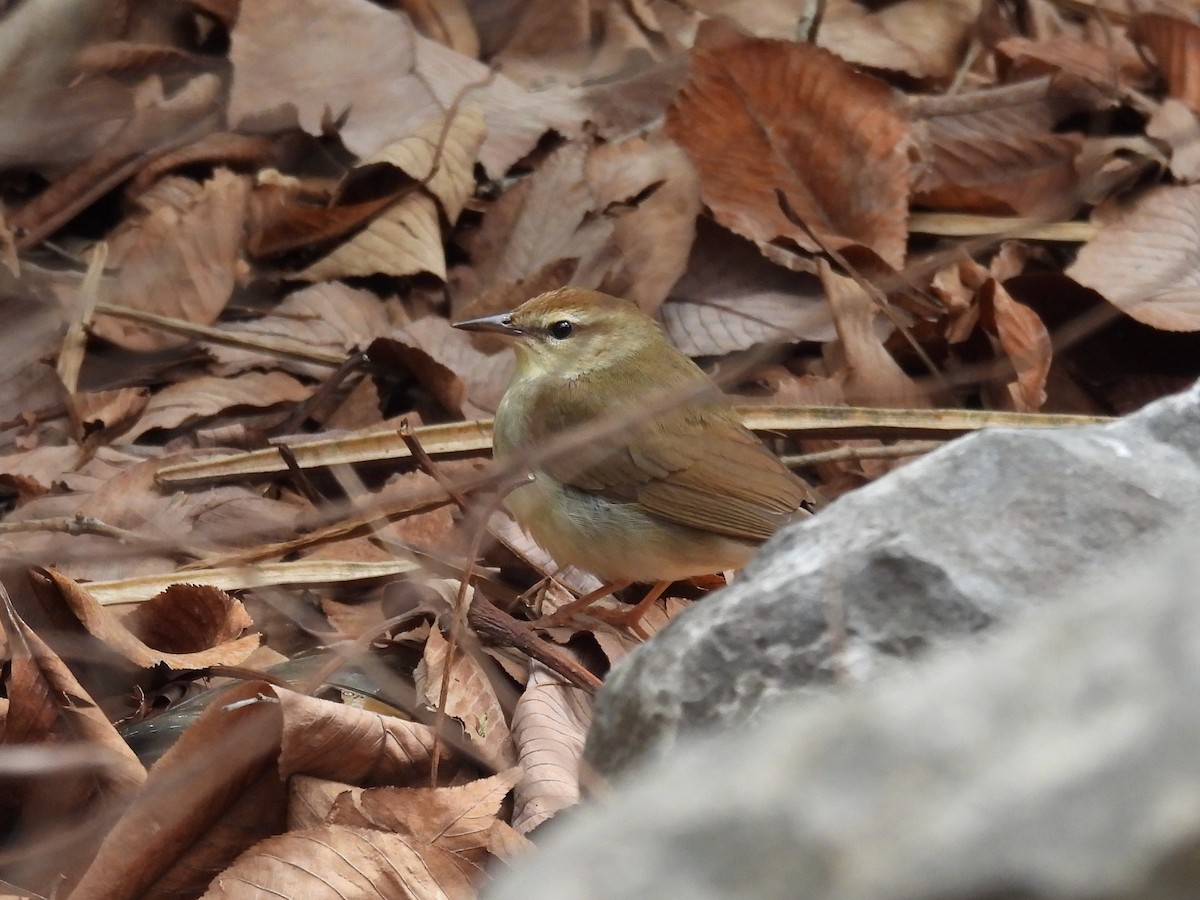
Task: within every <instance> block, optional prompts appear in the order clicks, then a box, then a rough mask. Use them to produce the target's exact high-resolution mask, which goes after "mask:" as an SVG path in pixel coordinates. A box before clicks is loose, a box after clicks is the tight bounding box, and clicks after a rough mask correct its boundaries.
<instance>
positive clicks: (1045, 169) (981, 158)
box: [910, 79, 1083, 218]
mask: <svg viewBox="0 0 1200 900" xmlns="http://www.w3.org/2000/svg"><path fill="white" fill-rule="evenodd" d="M1049 86H1050V81H1049V79H1039V80H1037V81H1032V82H1025V83H1023V84H1017V85H1006V86H1003V87H997V88H991V89H987V90H980V91H972V92H970V93H965V94H952V95H948V96H931V97H918V98H915V99H914V100H913V101H912V102H911V104H910V108H911V111H912V116H913V120H914V126H913V133H914V136H915V137H916V141H917V146H918V148H919V151H920V154H921V157H922V163H921V166H920V168H919V170H918V172H919V174H918V175H917V178H916V183H915V185H914V189H915V191H916V192H917V194H918V195H919V197H920V200H921V202H922V203H923V204H926V205H929V206H935V207H938V208H942V209H956V210H965V211H972V212H992V213H1000V214H1010V213H1014V212H1015V213H1016V214H1018V215H1022V216H1038V217H1047V218H1052V217H1061V216H1069V215H1071V214H1072V213H1073V212H1074V211H1075V209H1076V208H1077V207H1078V205H1079V198H1078V197H1077V196H1076V191H1075V186H1076V184H1077V182H1078V176H1077V174H1076V172H1075V156H1076V155H1077V154H1078V153H1079V150H1080V147H1082V145H1083V140H1082V137H1081V136H1080V135H1077V134H1059V133H1055V132H1053V131H1052V130H1051V129H1052V126H1053V125H1054V124H1055V122H1056V120H1057V119H1058V117H1059V116H1060V115H1062V111H1063V101H1062V100H1060V99H1057V98H1055V97H1054V96H1052V95H1050V94H1049Z"/></svg>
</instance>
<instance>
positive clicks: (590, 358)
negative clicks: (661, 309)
mask: <svg viewBox="0 0 1200 900" xmlns="http://www.w3.org/2000/svg"><path fill="white" fill-rule="evenodd" d="M454 327H455V328H463V329H466V330H467V331H483V332H490V333H492V334H498V335H501V336H503V337H507V338H510V339H511V340H512V342H513V344H514V346H515V347H516V351H517V377H518V378H536V377H541V376H543V375H550V376H554V377H558V378H566V379H572V378H576V377H578V376H579V375H582V374H585V373H587V372H591V371H595V370H597V369H601V368H604V367H607V366H611V365H615V364H618V363H619V362H620V361H621V360H623V359H626V358H629V357H631V356H637V355H638V354H642V353H644V352H645V351H646V350H653V349H654V348H655V347H656V346H659V345H662V346H665V345H666V337H665V336H664V335H663V333H662V330H661V329H660V328H659V326H658V323H657V322H655V321H654V320H653V319H652V318H650V317H649V316H647V315H646V314H645V313H643V312H642V311H641V310H639V309H638V308H637V307H636V306H635V305H634V304H632V303H630V302H629V301H627V300H621V299H619V298H617V297H611V296H609V295H608V294H602V293H600V292H599V291H589V290H584V289H583V288H574V287H566V288H559V289H558V290H555V291H550V292H548V293H545V294H542V295H540V296H538V297H534V298H533V299H532V300H528V301H526V302H525V303H522V304H521V305H520V306H518V307H517V308H516V309H514V310H513V311H512V312H507V313H500V314H499V315H495V316H485V317H483V318H480V319H468V320H467V321H465V322H456V323H455V326H454Z"/></svg>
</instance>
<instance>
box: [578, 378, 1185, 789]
mask: <svg viewBox="0 0 1200 900" xmlns="http://www.w3.org/2000/svg"><path fill="white" fill-rule="evenodd" d="M1198 507H1200V387H1193V388H1192V390H1191V391H1189V392H1187V393H1185V394H1180V395H1178V396H1176V397H1172V398H1167V399H1165V400H1163V401H1160V402H1158V403H1156V404H1153V405H1152V406H1150V407H1148V408H1146V409H1145V410H1143V411H1141V412H1139V413H1137V414H1135V415H1131V416H1129V417H1127V418H1125V419H1123V420H1121V421H1119V422H1116V423H1113V424H1111V425H1106V426H1096V427H1087V428H1076V429H1047V430H1037V431H1015V430H995V431H985V432H982V433H978V434H973V435H970V436H967V437H964V438H961V439H959V440H956V441H953V442H952V443H950V444H948V445H947V446H946V447H943V448H941V449H940V450H938V451H937V452H935V453H932V454H930V455H928V456H926V457H925V458H923V459H921V460H918V461H915V462H913V463H911V464H909V465H907V466H905V467H903V468H902V469H900V470H898V471H896V472H893V473H892V474H890V475H888V476H887V477H885V478H882V479H880V480H879V481H877V482H875V483H874V484H871V485H869V486H867V487H865V488H863V489H861V490H859V491H856V492H854V493H852V494H849V495H847V496H845V497H843V498H841V499H839V500H838V501H837V502H835V503H833V504H831V505H830V506H829V508H828V509H826V510H824V511H823V512H822V513H821V514H820V515H819V516H817V517H815V518H813V519H810V520H808V521H806V522H802V523H799V524H797V525H795V526H793V527H790V528H787V529H785V530H784V531H782V532H781V533H780V534H778V535H776V537H775V538H774V539H773V540H772V541H771V542H769V543H768V545H767V546H766V547H765V548H764V550H763V552H762V554H761V555H760V556H759V557H758V559H757V560H755V562H754V563H752V564H751V566H749V567H747V569H746V571H745V573H744V574H743V576H742V578H741V579H740V580H739V581H737V582H735V583H734V584H733V585H731V586H730V587H729V588H727V589H725V590H723V591H721V592H720V594H719V595H717V596H713V597H711V598H709V599H708V600H706V601H705V602H703V603H700V604H697V605H696V606H694V607H693V608H691V609H690V610H688V611H687V613H686V614H684V615H682V616H680V617H679V619H678V620H677V621H676V622H674V623H673V624H672V625H671V626H670V627H669V628H667V629H666V630H665V631H664V632H662V633H661V634H660V635H658V636H657V637H656V638H655V639H654V641H652V642H650V643H649V644H647V645H646V646H644V647H642V648H641V649H639V650H638V652H636V653H634V654H633V655H632V656H631V657H630V658H629V659H628V660H627V661H625V662H624V663H623V664H622V665H621V666H619V667H618V668H617V669H616V670H615V671H614V672H613V673H612V674H611V675H610V677H609V679H608V682H607V684H606V685H605V687H604V689H603V690H602V691H601V694H600V697H599V700H598V704H597V709H596V718H595V721H594V724H593V727H592V730H591V733H590V734H589V736H588V741H587V747H586V749H585V752H584V758H585V760H586V762H587V763H588V764H589V765H591V766H592V767H593V768H595V769H596V770H598V771H599V772H601V773H604V774H608V775H612V774H616V773H619V772H621V771H625V770H627V769H628V768H630V767H631V766H632V765H634V764H635V763H643V762H646V761H648V760H650V759H653V758H656V757H661V756H662V755H663V754H665V753H666V751H667V750H668V749H669V747H670V746H671V745H672V744H673V743H674V741H675V740H676V738H677V737H679V736H681V735H687V734H711V733H712V732H714V731H716V730H719V729H721V728H724V727H728V726H730V725H732V724H734V723H738V722H742V721H746V720H747V719H749V718H751V717H752V716H753V715H754V714H755V713H756V712H757V711H758V710H760V709H761V708H762V707H763V706H764V705H766V704H769V703H772V702H774V701H777V700H778V699H779V698H781V697H786V696H794V695H796V694H797V693H804V692H813V691H814V689H816V688H827V687H828V686H829V685H830V684H833V683H835V682H837V681H839V680H847V679H849V680H855V681H857V680H865V679H868V678H870V677H872V676H873V675H875V674H876V673H878V672H879V671H880V670H881V669H883V668H885V667H888V666H889V663H890V662H892V661H895V660H897V659H904V658H907V657H909V656H911V655H912V654H913V653H914V652H915V651H919V650H923V649H924V648H926V647H928V646H929V645H931V644H940V643H945V642H947V641H948V640H950V639H954V640H961V639H962V638H963V636H966V635H972V634H976V633H979V632H981V631H983V630H984V629H987V628H988V627H989V626H990V625H991V624H992V623H994V622H996V621H998V620H1006V619H1009V618H1011V617H1012V616H1013V614H1014V613H1017V612H1019V611H1021V610H1024V609H1026V608H1028V607H1031V606H1034V605H1036V604H1039V603H1042V602H1043V601H1045V600H1047V599H1049V598H1050V597H1052V596H1053V595H1054V594H1055V593H1056V592H1057V591H1058V590H1059V589H1060V588H1061V587H1062V586H1063V585H1066V584H1070V583H1072V582H1074V581H1077V580H1078V579H1080V578H1083V577H1087V576H1089V575H1096V576H1098V575H1101V574H1103V573H1111V570H1112V565H1113V560H1114V559H1116V558H1125V557H1127V556H1128V555H1129V554H1131V553H1133V554H1136V553H1138V552H1139V551H1141V550H1145V549H1147V548H1149V547H1151V546H1152V545H1154V543H1155V542H1156V541H1158V540H1160V539H1161V536H1162V535H1163V534H1164V533H1165V532H1167V531H1168V530H1170V529H1171V528H1172V527H1173V526H1177V524H1178V522H1179V521H1180V519H1181V517H1182V516H1183V515H1184V513H1185V512H1186V511H1187V510H1188V509H1189V508H1192V509H1195V508H1198ZM831 623H832V624H833V626H834V627H832V628H831V627H830V626H831Z"/></svg>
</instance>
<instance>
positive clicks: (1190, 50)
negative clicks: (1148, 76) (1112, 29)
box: [1133, 13, 1200, 113]
mask: <svg viewBox="0 0 1200 900" xmlns="http://www.w3.org/2000/svg"><path fill="white" fill-rule="evenodd" d="M1133 36H1134V38H1135V40H1137V41H1139V42H1140V43H1142V44H1143V45H1145V46H1146V47H1148V48H1149V49H1150V52H1151V53H1153V54H1154V56H1155V58H1156V59H1157V60H1158V66H1159V69H1160V70H1161V71H1162V75H1163V78H1164V79H1166V82H1167V91H1168V92H1169V93H1170V95H1171V96H1172V97H1174V98H1175V99H1176V100H1179V101H1181V102H1182V103H1185V104H1186V105H1187V106H1188V107H1189V108H1190V109H1191V110H1192V112H1195V113H1200V25H1196V24H1194V23H1192V22H1187V21H1185V20H1183V19H1180V18H1175V17H1173V16H1166V15H1161V14H1158V13H1147V14H1144V15H1140V16H1138V17H1137V18H1136V19H1135V20H1134V24H1133Z"/></svg>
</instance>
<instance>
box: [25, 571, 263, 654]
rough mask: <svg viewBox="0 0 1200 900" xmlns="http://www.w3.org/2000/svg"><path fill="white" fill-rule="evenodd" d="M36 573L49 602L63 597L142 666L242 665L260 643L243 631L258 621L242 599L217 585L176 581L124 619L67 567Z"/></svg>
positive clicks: (91, 630) (84, 621)
mask: <svg viewBox="0 0 1200 900" xmlns="http://www.w3.org/2000/svg"><path fill="white" fill-rule="evenodd" d="M30 579H31V581H32V582H33V586H34V589H35V591H36V593H37V594H38V596H39V599H41V600H42V603H43V604H44V605H46V606H47V607H50V608H53V607H54V606H55V605H56V604H57V603H58V601H59V600H60V599H61V601H62V602H64V603H65V604H66V605H67V606H68V607H69V608H70V610H71V612H72V613H73V614H74V615H75V618H76V619H77V620H78V621H79V624H80V625H82V626H83V628H84V629H85V630H86V631H87V633H88V634H90V635H92V636H93V637H95V638H96V639H98V640H100V641H102V642H103V643H104V644H105V646H107V647H108V648H109V649H111V650H114V651H116V652H117V653H118V654H120V655H121V656H122V657H123V658H124V659H127V660H128V661H129V662H131V663H133V665H135V666H138V667H140V668H144V669H149V668H153V667H154V666H159V665H162V666H166V667H167V668H168V669H172V670H174V671H188V670H193V669H204V668H207V667H208V666H217V665H225V666H231V665H237V664H238V663H240V662H242V661H243V660H244V659H246V657H248V656H249V655H250V654H251V653H252V652H253V651H254V649H255V648H256V647H257V646H258V643H259V635H257V634H250V635H246V636H245V637H238V636H239V635H240V634H241V633H242V632H243V631H245V630H246V629H247V628H249V627H250V626H251V625H252V624H253V622H252V621H251V620H250V616H249V615H248V614H247V613H246V610H245V607H243V606H242V604H241V601H239V600H234V599H233V598H232V597H230V596H229V595H228V594H226V593H225V592H224V591H219V590H217V589H216V588H209V587H200V586H197V585H185V584H180V585H175V586H174V587H172V588H168V589H167V590H166V591H164V592H163V593H162V594H159V595H158V596H157V597H155V598H154V599H153V600H151V601H148V602H149V603H150V608H149V609H148V610H145V611H139V613H137V614H135V615H134V616H132V617H130V618H129V619H126V620H124V621H122V620H121V619H120V618H118V617H117V616H116V615H115V614H114V613H112V612H110V611H109V610H108V609H106V608H105V607H103V606H101V605H100V604H99V603H98V602H97V601H96V599H95V598H94V597H92V595H91V594H89V593H88V592H87V589H86V588H84V587H83V586H81V585H79V584H78V583H76V582H75V581H73V580H72V579H70V578H68V577H67V576H65V575H63V574H62V573H61V572H56V571H55V570H53V569H42V570H40V571H38V572H35V573H32V574H31V575H30Z"/></svg>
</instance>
